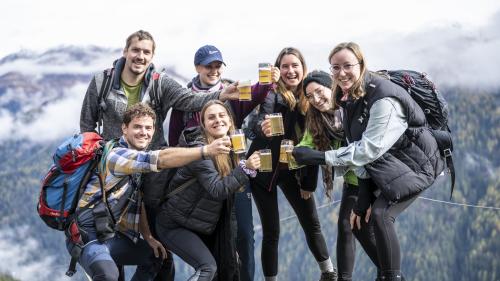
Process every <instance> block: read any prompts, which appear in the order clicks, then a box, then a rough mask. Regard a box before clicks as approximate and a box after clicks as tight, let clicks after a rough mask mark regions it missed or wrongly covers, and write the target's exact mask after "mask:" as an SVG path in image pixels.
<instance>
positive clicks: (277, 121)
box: [269, 113, 285, 136]
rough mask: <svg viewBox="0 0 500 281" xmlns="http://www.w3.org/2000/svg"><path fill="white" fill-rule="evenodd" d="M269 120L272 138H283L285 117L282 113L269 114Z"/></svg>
mask: <svg viewBox="0 0 500 281" xmlns="http://www.w3.org/2000/svg"><path fill="white" fill-rule="evenodd" d="M269 119H270V120H271V136H281V135H284V134H285V130H284V128H283V116H281V113H271V114H269Z"/></svg>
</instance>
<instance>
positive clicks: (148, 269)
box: [78, 233, 159, 281]
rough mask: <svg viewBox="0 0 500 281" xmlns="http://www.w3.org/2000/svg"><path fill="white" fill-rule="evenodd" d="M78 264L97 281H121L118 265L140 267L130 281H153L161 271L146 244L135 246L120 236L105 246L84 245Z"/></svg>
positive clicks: (93, 242) (95, 243)
mask: <svg viewBox="0 0 500 281" xmlns="http://www.w3.org/2000/svg"><path fill="white" fill-rule="evenodd" d="M78 262H79V263H80V265H81V266H82V267H83V269H84V270H85V272H87V274H88V275H90V277H92V280H94V281H115V280H118V276H119V271H118V267H117V264H118V265H137V269H136V271H135V274H134V275H133V276H132V279H130V280H131V281H152V280H153V279H154V277H155V276H156V273H157V270H158V268H159V260H158V259H156V258H155V257H154V254H153V249H151V247H150V246H149V244H148V243H147V242H146V241H144V240H142V239H139V241H138V242H137V243H134V242H133V241H132V240H130V239H129V238H127V237H125V236H123V235H121V234H119V233H116V234H115V237H113V238H111V239H109V240H107V241H105V242H104V243H100V242H98V241H97V240H94V241H91V242H90V243H88V244H87V245H85V247H84V248H83V251H82V254H81V256H80V259H79V260H78Z"/></svg>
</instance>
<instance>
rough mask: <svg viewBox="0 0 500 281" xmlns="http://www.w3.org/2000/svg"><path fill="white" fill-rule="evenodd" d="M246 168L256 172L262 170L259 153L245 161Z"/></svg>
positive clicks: (253, 154) (256, 152)
mask: <svg viewBox="0 0 500 281" xmlns="http://www.w3.org/2000/svg"><path fill="white" fill-rule="evenodd" d="M245 166H246V167H247V168H248V169H252V170H254V171H257V170H258V169H260V155H259V152H258V151H255V152H254V153H252V155H250V157H248V159H247V160H246V161H245Z"/></svg>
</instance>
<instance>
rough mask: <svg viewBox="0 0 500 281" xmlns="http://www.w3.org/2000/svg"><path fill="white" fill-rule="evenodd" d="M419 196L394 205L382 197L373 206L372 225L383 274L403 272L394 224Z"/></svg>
mask: <svg viewBox="0 0 500 281" xmlns="http://www.w3.org/2000/svg"><path fill="white" fill-rule="evenodd" d="M418 195H419V194H415V195H413V196H412V197H410V198H408V199H406V200H404V201H400V202H398V203H392V204H391V203H390V202H389V201H388V200H387V199H385V197H384V196H382V195H380V196H379V197H378V198H377V199H376V200H375V202H374V203H373V205H372V213H371V217H370V223H372V224H373V230H374V235H375V240H376V241H377V243H376V247H377V255H378V260H379V261H380V269H381V270H382V271H383V272H384V271H399V270H401V250H400V248H399V240H398V236H397V234H396V230H395V229H394V222H395V221H396V217H397V216H399V214H401V213H402V212H403V211H404V210H405V209H406V208H408V206H410V204H411V203H413V201H415V199H417V197H418Z"/></svg>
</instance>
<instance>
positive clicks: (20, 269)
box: [0, 226, 81, 281]
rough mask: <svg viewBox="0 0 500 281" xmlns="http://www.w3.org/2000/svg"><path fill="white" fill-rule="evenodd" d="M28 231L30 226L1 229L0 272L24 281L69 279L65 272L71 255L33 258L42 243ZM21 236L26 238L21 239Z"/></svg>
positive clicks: (65, 280)
mask: <svg viewBox="0 0 500 281" xmlns="http://www.w3.org/2000/svg"><path fill="white" fill-rule="evenodd" d="M27 233H30V229H29V227H28V226H19V227H15V228H8V229H1V230H0V261H2V262H0V272H6V273H8V274H10V275H11V276H12V277H14V278H16V279H19V280H22V281H46V280H51V281H68V278H67V277H65V275H64V273H65V272H66V269H67V266H68V264H69V260H70V258H69V255H68V256H67V257H66V258H60V257H55V256H44V257H43V258H41V259H38V260H33V257H34V256H38V255H35V253H36V252H37V251H39V250H40V249H41V247H42V245H40V244H39V243H38V241H37V240H35V239H33V238H32V237H30V236H27V235H26V234H27ZM19 237H24V238H23V239H22V240H20V239H19ZM79 271H81V270H79Z"/></svg>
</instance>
